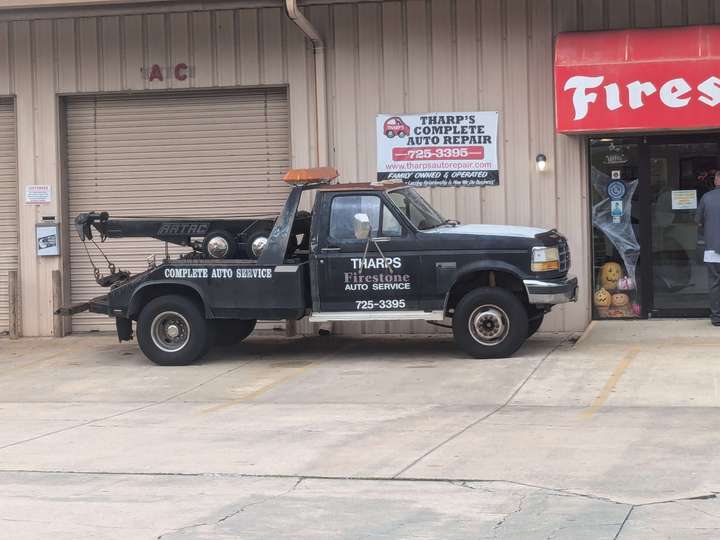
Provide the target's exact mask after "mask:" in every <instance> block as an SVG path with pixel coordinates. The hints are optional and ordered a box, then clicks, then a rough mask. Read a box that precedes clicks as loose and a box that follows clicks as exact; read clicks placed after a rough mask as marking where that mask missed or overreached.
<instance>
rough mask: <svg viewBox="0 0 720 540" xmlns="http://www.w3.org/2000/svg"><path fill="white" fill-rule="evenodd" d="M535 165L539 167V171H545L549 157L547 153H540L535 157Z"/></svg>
mask: <svg viewBox="0 0 720 540" xmlns="http://www.w3.org/2000/svg"><path fill="white" fill-rule="evenodd" d="M535 167H537V170H538V171H539V172H543V171H544V170H545V169H547V157H546V156H545V154H538V155H537V157H536V158H535Z"/></svg>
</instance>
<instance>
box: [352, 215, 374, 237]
mask: <svg viewBox="0 0 720 540" xmlns="http://www.w3.org/2000/svg"><path fill="white" fill-rule="evenodd" d="M353 229H354V231H355V238H357V239H358V240H367V239H368V238H369V237H370V233H371V232H372V225H370V218H369V217H368V215H367V214H355V216H353Z"/></svg>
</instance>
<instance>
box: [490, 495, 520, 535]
mask: <svg viewBox="0 0 720 540" xmlns="http://www.w3.org/2000/svg"><path fill="white" fill-rule="evenodd" d="M527 498H528V495H527V494H525V495H522V496H521V497H520V501H518V505H517V508H516V509H515V510H513V511H512V512H510V513H508V514H505V517H503V518H502V519H501V520H500V521H498V522H497V523H496V524H495V525H494V526H493V528H492V530H493V537H494V538H497V537H498V532H497V531H498V529H500V528H501V527H502V526H503V525H505V523H506V522H507V520H508V519H510V518H511V517H512V516H514V515H515V514H519V513H520V512H522V509H523V505H524V504H525V501H526V500H527Z"/></svg>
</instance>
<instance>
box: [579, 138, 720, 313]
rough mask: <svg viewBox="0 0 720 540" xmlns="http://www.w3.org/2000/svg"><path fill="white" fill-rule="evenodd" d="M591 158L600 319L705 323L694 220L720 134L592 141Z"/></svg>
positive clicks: (716, 159)
mask: <svg viewBox="0 0 720 540" xmlns="http://www.w3.org/2000/svg"><path fill="white" fill-rule="evenodd" d="M589 152H590V185H591V195H592V197H591V203H592V209H591V210H592V214H591V215H592V225H593V270H594V283H593V305H594V311H593V315H594V317H595V318H600V319H602V318H633V317H648V316H650V317H685V316H686V317H699V316H705V315H707V313H708V278H707V269H706V268H705V266H704V264H703V263H702V252H703V244H702V238H700V237H699V236H698V229H697V226H696V225H695V212H696V209H697V205H698V202H699V201H700V199H701V198H702V196H703V195H704V194H705V193H707V192H708V191H709V190H711V189H712V186H713V178H714V174H715V172H716V171H717V170H720V134H707V135H674V136H671V137H660V136H658V137H650V136H648V137H631V138H602V139H591V140H590V142H589Z"/></svg>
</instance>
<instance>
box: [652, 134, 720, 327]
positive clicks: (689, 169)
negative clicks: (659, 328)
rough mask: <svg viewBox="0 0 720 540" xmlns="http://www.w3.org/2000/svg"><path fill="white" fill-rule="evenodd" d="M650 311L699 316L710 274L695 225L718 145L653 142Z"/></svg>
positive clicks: (719, 161) (719, 154)
mask: <svg viewBox="0 0 720 540" xmlns="http://www.w3.org/2000/svg"><path fill="white" fill-rule="evenodd" d="M648 146H649V157H650V179H649V180H650V190H649V192H650V193H649V195H650V227H651V231H650V232H651V235H650V238H651V248H652V255H651V257H650V262H651V270H652V277H653V287H652V293H653V294H652V313H654V314H657V315H660V316H662V315H666V316H679V317H682V316H701V315H704V314H705V313H706V312H707V310H708V308H709V302H708V274H707V269H706V268H705V265H704V264H703V261H702V256H703V245H702V244H701V243H700V242H699V240H702V239H701V238H699V236H698V227H697V225H696V224H695V212H696V210H697V205H698V202H699V201H700V199H701V198H702V196H703V195H705V193H707V192H708V191H710V190H711V189H712V188H713V181H714V176H715V171H717V170H718V168H719V166H720V141H718V140H717V138H715V140H712V139H711V140H695V141H688V142H681V141H677V142H675V141H672V140H670V141H667V142H665V141H659V142H650V143H649V144H648Z"/></svg>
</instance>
